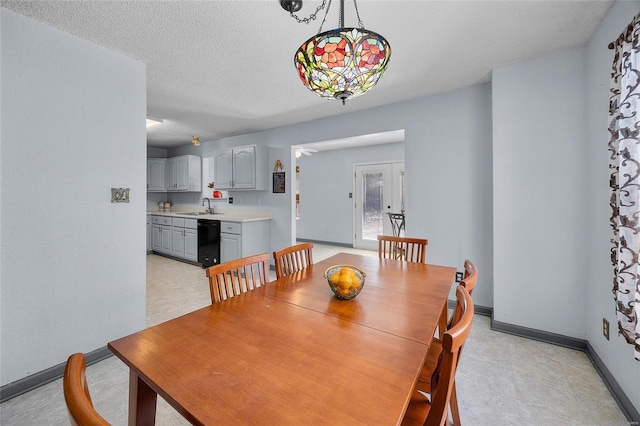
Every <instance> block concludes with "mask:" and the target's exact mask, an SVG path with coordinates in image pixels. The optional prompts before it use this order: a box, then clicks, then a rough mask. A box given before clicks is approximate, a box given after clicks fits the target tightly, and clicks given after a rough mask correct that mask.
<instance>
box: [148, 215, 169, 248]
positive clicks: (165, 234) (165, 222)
mask: <svg viewBox="0 0 640 426" xmlns="http://www.w3.org/2000/svg"><path fill="white" fill-rule="evenodd" d="M151 233H152V236H151V248H152V250H153V251H155V252H158V253H162V254H166V255H171V218H170V217H166V216H152V217H151Z"/></svg>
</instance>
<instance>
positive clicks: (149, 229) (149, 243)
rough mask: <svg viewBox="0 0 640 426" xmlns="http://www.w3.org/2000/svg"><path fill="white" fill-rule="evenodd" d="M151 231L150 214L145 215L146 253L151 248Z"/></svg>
mask: <svg viewBox="0 0 640 426" xmlns="http://www.w3.org/2000/svg"><path fill="white" fill-rule="evenodd" d="M152 235H153V234H152V231H151V216H147V253H149V252H150V251H151V250H152V248H151V246H152V244H151V236H152Z"/></svg>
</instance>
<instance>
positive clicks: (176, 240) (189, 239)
mask: <svg viewBox="0 0 640 426" xmlns="http://www.w3.org/2000/svg"><path fill="white" fill-rule="evenodd" d="M171 236H172V239H171V246H172V247H171V255H172V256H173V257H178V258H180V259H185V260H189V261H191V262H197V261H198V221H197V220H196V219H181V218H175V217H174V218H172V219H171Z"/></svg>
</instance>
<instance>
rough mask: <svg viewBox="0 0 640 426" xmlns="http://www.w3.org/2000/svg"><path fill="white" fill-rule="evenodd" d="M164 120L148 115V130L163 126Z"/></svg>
mask: <svg viewBox="0 0 640 426" xmlns="http://www.w3.org/2000/svg"><path fill="white" fill-rule="evenodd" d="M162 122H163V120H162V118H158V117H154V116H152V115H147V129H148V128H149V127H153V126H157V125H158V124H162Z"/></svg>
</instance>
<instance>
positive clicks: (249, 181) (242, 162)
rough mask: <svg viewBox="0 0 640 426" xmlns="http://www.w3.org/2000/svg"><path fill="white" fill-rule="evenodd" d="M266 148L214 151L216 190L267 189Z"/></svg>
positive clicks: (250, 146)
mask: <svg viewBox="0 0 640 426" xmlns="http://www.w3.org/2000/svg"><path fill="white" fill-rule="evenodd" d="M267 161H268V153H267V148H266V147H264V146H259V145H248V146H241V147H236V148H232V149H225V150H222V151H216V152H214V154H213V173H214V182H215V188H216V189H230V190H235V189H257V190H266V189H268V176H267Z"/></svg>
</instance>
